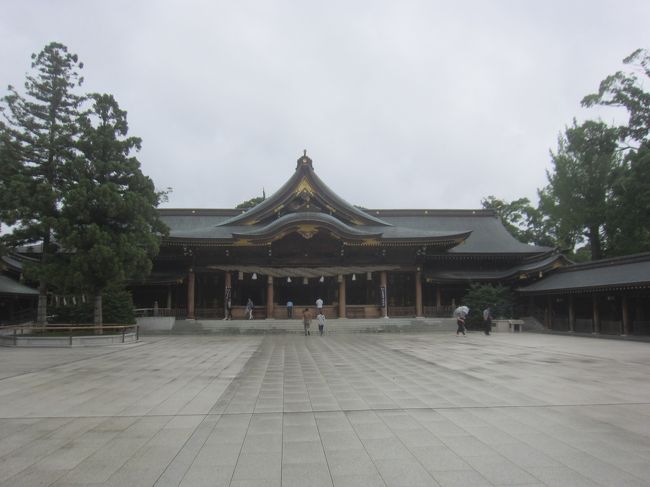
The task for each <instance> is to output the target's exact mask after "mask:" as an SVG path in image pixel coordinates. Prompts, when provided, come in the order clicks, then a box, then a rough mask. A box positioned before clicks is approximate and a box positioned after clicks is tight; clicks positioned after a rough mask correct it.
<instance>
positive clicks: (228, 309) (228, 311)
mask: <svg viewBox="0 0 650 487" xmlns="http://www.w3.org/2000/svg"><path fill="white" fill-rule="evenodd" d="M226 319H227V320H232V300H231V299H230V298H228V301H226Z"/></svg>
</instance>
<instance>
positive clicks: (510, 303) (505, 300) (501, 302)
mask: <svg viewBox="0 0 650 487" xmlns="http://www.w3.org/2000/svg"><path fill="white" fill-rule="evenodd" d="M463 304H464V305H465V306H467V307H468V308H469V309H470V313H469V316H468V317H467V321H466V323H467V325H468V327H469V328H476V327H480V326H481V324H482V323H483V310H484V309H485V308H487V307H488V306H489V307H490V308H491V310H492V317H493V318H496V319H498V318H513V317H514V316H513V314H514V296H513V294H512V291H511V290H510V288H507V287H504V286H501V285H500V284H499V285H497V286H492V285H491V284H472V285H471V286H470V288H469V290H468V291H467V293H466V294H465V297H464V298H463Z"/></svg>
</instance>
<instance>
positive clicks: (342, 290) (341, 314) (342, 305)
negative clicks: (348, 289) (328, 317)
mask: <svg viewBox="0 0 650 487" xmlns="http://www.w3.org/2000/svg"><path fill="white" fill-rule="evenodd" d="M338 280H339V318H345V317H346V314H345V276H342V275H339V277H338Z"/></svg>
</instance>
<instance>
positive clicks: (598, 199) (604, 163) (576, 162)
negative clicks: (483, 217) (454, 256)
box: [483, 49, 650, 259]
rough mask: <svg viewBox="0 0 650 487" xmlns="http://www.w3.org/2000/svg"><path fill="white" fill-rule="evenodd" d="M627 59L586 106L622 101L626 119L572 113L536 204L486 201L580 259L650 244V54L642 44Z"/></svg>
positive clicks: (527, 232)
mask: <svg viewBox="0 0 650 487" xmlns="http://www.w3.org/2000/svg"><path fill="white" fill-rule="evenodd" d="M623 63H624V64H626V65H628V66H630V67H631V68H632V71H627V72H626V71H618V72H616V73H614V74H612V75H610V76H608V77H606V78H605V79H604V80H603V81H602V82H601V83H600V86H599V88H598V91H597V92H596V93H592V94H589V95H587V96H585V97H584V98H583V99H582V105H583V106H585V107H592V106H596V105H600V106H609V107H617V108H623V109H625V110H626V111H627V114H628V119H627V123H625V124H620V125H617V126H610V125H607V124H605V123H604V122H602V121H600V120H597V121H596V120H588V121H586V122H583V123H581V124H578V123H577V122H576V121H575V120H574V121H573V125H572V126H570V127H567V128H566V129H565V131H564V133H563V134H561V135H560V137H559V141H558V148H557V150H556V151H551V161H552V163H553V167H552V169H551V170H550V171H548V172H547V177H548V184H547V185H546V186H545V187H543V188H541V189H538V196H539V203H538V206H537V208H533V207H532V206H531V205H529V202H528V200H527V199H526V198H521V199H519V200H515V201H513V202H511V203H508V202H505V201H502V200H499V199H497V198H495V197H493V196H489V197H488V198H486V199H484V200H483V206H484V207H486V208H487V207H491V208H493V209H495V210H496V211H497V213H499V214H500V216H501V217H502V219H503V221H504V224H505V226H506V228H508V230H509V231H510V232H511V233H512V234H513V235H514V236H515V237H517V238H519V239H520V240H522V241H524V242H529V243H541V242H540V238H539V237H540V235H546V237H547V239H550V240H551V241H553V242H554V243H555V245H556V246H558V247H560V248H563V249H566V250H568V251H569V252H573V257H574V258H575V257H576V256H579V255H580V254H583V253H584V252H585V251H587V252H588V253H589V257H590V258H591V259H600V258H602V257H607V256H616V255H623V254H629V253H635V252H642V251H650V92H648V91H647V90H646V89H645V88H644V85H643V81H644V80H645V81H646V82H647V80H648V79H650V53H649V52H648V51H647V50H645V49H637V50H636V51H634V52H633V53H632V54H630V55H629V56H628V57H626V58H625V59H624V60H623ZM581 246H582V247H581Z"/></svg>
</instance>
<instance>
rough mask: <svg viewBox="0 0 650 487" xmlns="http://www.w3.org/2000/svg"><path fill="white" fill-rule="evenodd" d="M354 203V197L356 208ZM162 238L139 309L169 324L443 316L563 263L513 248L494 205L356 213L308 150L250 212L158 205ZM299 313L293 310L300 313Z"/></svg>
mask: <svg viewBox="0 0 650 487" xmlns="http://www.w3.org/2000/svg"><path fill="white" fill-rule="evenodd" d="M360 203H361V204H362V203H363V202H360ZM159 212H160V216H161V218H162V220H163V221H164V222H165V223H166V224H167V225H168V227H169V229H170V231H169V235H168V236H166V237H164V238H163V241H162V244H161V249H160V253H159V255H158V256H157V258H156V260H155V261H154V268H153V272H152V274H151V275H150V277H149V278H148V279H147V281H145V282H144V283H139V284H137V285H133V286H132V291H133V297H134V302H135V305H136V307H139V308H153V307H155V308H158V309H160V310H162V309H167V310H168V312H169V313H170V314H172V315H173V316H176V317H177V318H187V319H201V318H202V319H219V318H223V317H224V316H225V313H226V310H225V303H227V300H228V298H230V299H231V303H232V308H233V317H234V319H237V318H243V317H244V312H245V310H244V307H245V304H246V302H247V301H248V299H249V298H250V299H251V300H252V301H253V302H254V304H255V311H254V314H255V318H256V319H263V318H286V316H287V311H286V303H287V302H288V301H292V302H293V303H294V307H295V309H296V310H297V311H300V310H302V309H303V308H305V307H311V308H313V307H314V306H315V302H316V299H318V298H321V299H322V300H323V301H324V307H323V308H324V310H325V314H326V316H327V317H328V318H330V319H333V318H378V317H423V316H427V317H428V316H449V315H450V313H451V310H452V308H453V307H454V306H456V305H457V304H460V302H461V299H462V296H463V295H464V294H465V292H466V291H467V289H468V287H469V285H470V284H471V283H493V284H504V285H510V286H515V285H516V286H517V287H519V286H525V285H527V284H530V283H533V282H535V281H537V280H538V279H539V278H540V277H542V276H543V275H544V274H545V273H546V272H547V271H549V270H552V269H555V268H558V267H561V266H563V265H564V264H565V263H566V260H565V259H564V257H563V256H562V255H560V254H559V253H557V252H556V251H555V250H554V249H552V248H549V247H539V246H533V245H528V244H523V243H521V242H519V241H517V240H516V239H515V238H514V237H512V235H510V233H508V231H507V230H506V229H505V227H504V226H503V225H502V223H501V221H500V220H499V218H498V217H497V215H496V214H495V213H494V212H493V211H491V210H432V209H420V210H408V209H381V210H377V209H365V208H362V207H359V206H354V205H352V204H350V203H348V202H346V201H345V200H344V199H343V198H341V197H340V196H338V195H337V194H336V193H335V192H334V191H333V190H332V189H330V187H329V186H327V185H326V184H325V183H324V182H323V181H322V180H321V179H320V178H319V177H318V176H317V174H316V172H315V170H314V166H313V163H312V160H311V159H310V158H309V157H308V156H307V155H306V153H305V155H303V156H302V157H300V158H299V159H298V161H297V165H296V168H295V172H294V173H293V175H291V177H289V179H288V180H287V181H286V183H285V184H284V185H283V186H282V187H281V188H280V189H279V190H278V191H276V192H275V193H274V194H273V195H271V196H270V197H268V198H267V199H265V200H264V201H262V202H261V203H260V204H258V205H257V206H254V207H253V208H250V209H248V210H240V209H160V210H159ZM299 314H300V313H299V312H296V313H295V315H299Z"/></svg>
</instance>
